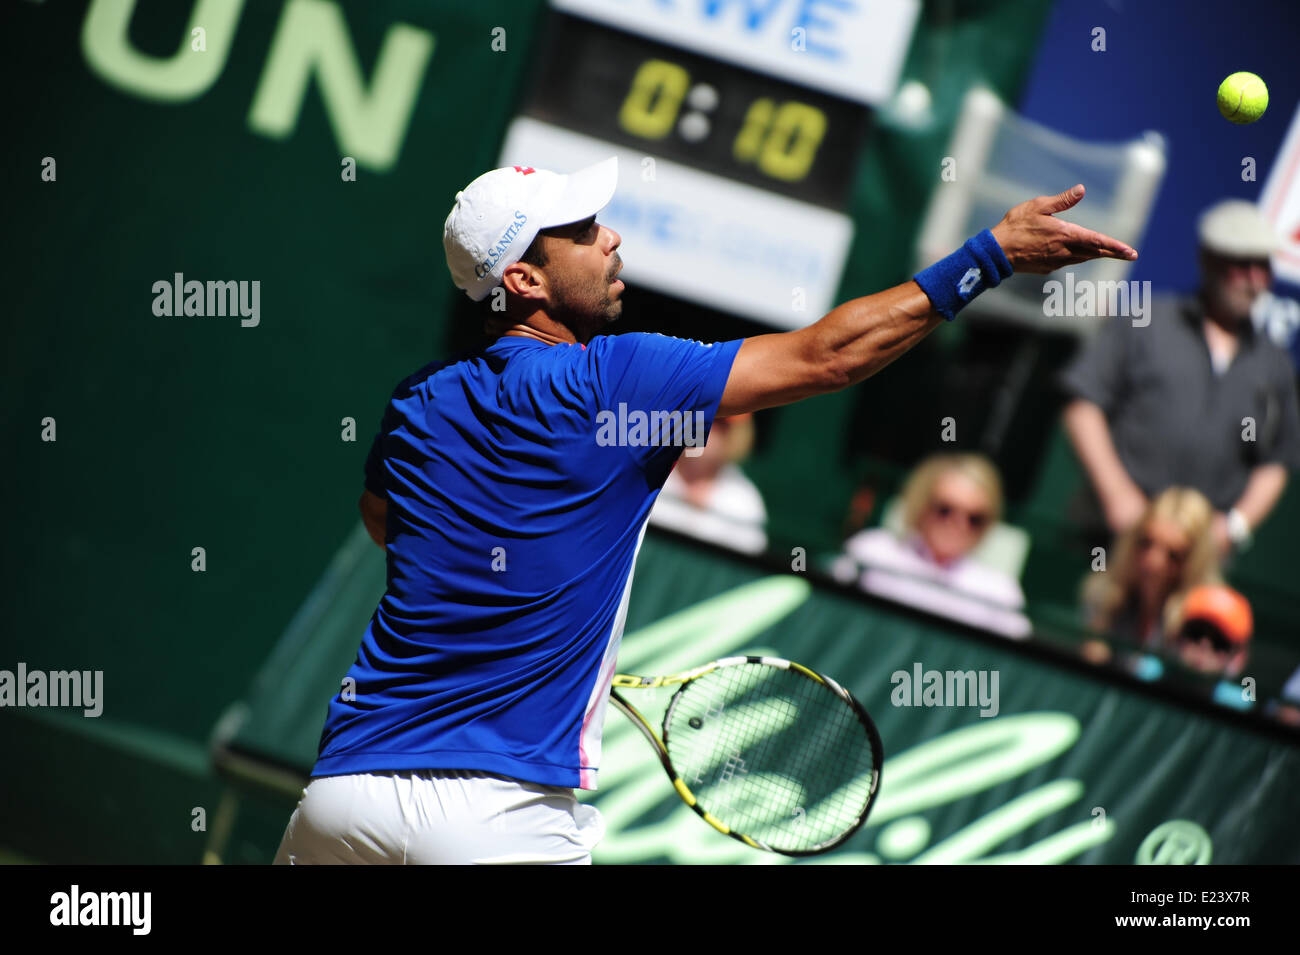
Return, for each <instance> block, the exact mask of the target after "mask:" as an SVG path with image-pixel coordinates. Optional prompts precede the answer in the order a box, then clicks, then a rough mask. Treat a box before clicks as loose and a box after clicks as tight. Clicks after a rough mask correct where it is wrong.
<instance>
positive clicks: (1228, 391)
mask: <svg viewBox="0 0 1300 955" xmlns="http://www.w3.org/2000/svg"><path fill="white" fill-rule="evenodd" d="M1199 238H1200V269H1201V288H1200V292H1199V295H1198V296H1195V297H1188V298H1181V299H1171V298H1156V299H1155V300H1154V301H1153V302H1152V303H1151V306H1150V312H1149V313H1148V315H1147V324H1145V325H1137V324H1135V323H1133V322H1131V321H1129V320H1126V319H1124V318H1119V317H1115V318H1111V319H1108V320H1107V322H1106V324H1105V325H1104V326H1103V327H1102V329H1101V331H1100V332H1099V333H1098V335H1097V337H1096V338H1095V339H1094V340H1093V341H1092V342H1091V343H1089V345H1088V346H1087V347H1086V348H1085V349H1084V350H1083V351H1082V353H1081V354H1080V355H1079V356H1078V358H1077V359H1076V360H1075V361H1074V363H1073V364H1072V365H1071V366H1070V367H1069V368H1067V369H1066V371H1065V372H1064V374H1063V376H1062V384H1063V385H1064V387H1065V389H1066V390H1067V391H1068V392H1069V393H1070V394H1071V395H1072V396H1073V400H1072V401H1071V402H1070V404H1069V405H1068V406H1067V407H1066V409H1065V418H1064V421H1065V427H1066V430H1067V432H1068V433H1069V436H1070V440H1071V442H1072V443H1073V445H1074V449H1075V452H1076V453H1077V454H1078V456H1079V459H1080V461H1081V463H1082V464H1083V467H1084V470H1085V471H1086V472H1087V475H1088V478H1089V481H1090V489H1089V490H1090V492H1091V493H1090V495H1089V494H1088V492H1087V491H1085V499H1084V500H1082V501H1080V502H1078V503H1079V504H1081V505H1082V513H1081V514H1077V515H1076V516H1077V517H1078V518H1079V519H1080V522H1081V523H1082V524H1083V525H1084V526H1085V529H1086V532H1087V533H1088V536H1089V537H1092V538H1094V539H1095V538H1096V537H1098V536H1101V535H1105V534H1106V531H1107V530H1109V531H1110V532H1111V533H1115V534H1118V533H1120V532H1122V531H1125V530H1127V529H1128V528H1130V527H1132V526H1133V524H1134V522H1136V521H1137V520H1138V518H1139V516H1140V515H1141V514H1142V513H1143V511H1144V509H1145V507H1146V505H1147V502H1148V499H1149V498H1150V496H1151V495H1152V494H1154V493H1156V492H1158V491H1159V490H1160V489H1162V488H1165V487H1168V486H1170V485H1173V484H1182V485H1188V486H1191V487H1194V488H1196V489H1197V490H1199V491H1200V492H1201V493H1202V494H1204V495H1205V496H1206V497H1207V498H1208V499H1209V501H1210V503H1211V505H1212V506H1213V509H1214V513H1213V515H1212V520H1211V529H1212V533H1213V536H1214V541H1215V544H1216V546H1217V548H1218V551H1219V554H1220V556H1221V557H1227V556H1229V555H1230V553H1231V552H1232V551H1233V549H1234V548H1235V549H1238V550H1240V549H1244V548H1245V547H1247V546H1249V544H1250V540H1251V536H1252V534H1253V532H1254V530H1255V529H1256V528H1258V527H1259V526H1260V525H1261V524H1262V523H1263V522H1264V520H1265V519H1266V518H1267V517H1268V514H1269V512H1270V511H1272V509H1273V507H1274V505H1275V504H1276V503H1277V500H1278V498H1279V497H1281V495H1282V492H1283V490H1284V488H1285V487H1286V481H1287V472H1288V470H1290V469H1295V468H1300V410H1298V409H1297V398H1296V378H1295V370H1294V367H1293V365H1292V363H1291V359H1290V357H1289V356H1288V355H1287V354H1286V352H1285V351H1283V350H1282V349H1281V348H1279V347H1278V346H1277V345H1276V344H1275V343H1274V342H1273V341H1271V340H1270V339H1269V337H1268V336H1267V335H1265V334H1261V333H1260V332H1259V331H1257V330H1256V328H1255V325H1254V324H1253V322H1252V320H1251V310H1252V306H1253V304H1254V303H1255V301H1256V299H1257V298H1258V297H1259V296H1260V295H1261V293H1263V292H1264V291H1266V290H1267V289H1268V288H1269V286H1270V285H1271V283H1272V273H1271V271H1270V267H1269V254H1270V253H1271V252H1272V251H1273V250H1274V249H1275V248H1276V247H1277V236H1276V234H1275V233H1274V232H1273V230H1272V227H1271V226H1269V224H1268V223H1267V222H1266V221H1265V220H1264V218H1263V217H1262V216H1260V214H1259V213H1258V212H1257V211H1256V210H1255V207H1254V206H1253V205H1252V204H1251V203H1248V202H1243V201H1237V200H1229V201H1226V202H1221V203H1219V204H1217V205H1215V206H1213V207H1212V208H1210V209H1209V210H1207V211H1206V212H1205V213H1204V214H1203V215H1202V216H1201V219H1200V224H1199Z"/></svg>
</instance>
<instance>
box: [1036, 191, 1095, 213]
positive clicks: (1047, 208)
mask: <svg viewBox="0 0 1300 955" xmlns="http://www.w3.org/2000/svg"><path fill="white" fill-rule="evenodd" d="M1084 192H1085V190H1084V188H1083V183H1078V184H1077V185H1074V186H1071V187H1070V188H1069V189H1067V190H1065V192H1062V193H1058V194H1057V195H1055V196H1039V197H1038V198H1037V199H1035V200H1034V202H1035V203H1036V204H1037V209H1036V210H1035V211H1036V212H1041V213H1044V214H1045V215H1049V216H1050V215H1054V214H1055V213H1057V212H1064V211H1065V210H1066V209H1069V208H1072V207H1073V206H1076V205H1078V204H1079V200H1080V199H1082V198H1083V194H1084Z"/></svg>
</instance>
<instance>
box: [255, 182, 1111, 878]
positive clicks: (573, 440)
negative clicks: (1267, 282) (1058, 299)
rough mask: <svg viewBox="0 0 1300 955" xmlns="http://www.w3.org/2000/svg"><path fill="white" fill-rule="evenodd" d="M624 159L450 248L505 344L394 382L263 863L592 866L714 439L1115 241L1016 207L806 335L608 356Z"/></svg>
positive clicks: (481, 191)
mask: <svg viewBox="0 0 1300 955" xmlns="http://www.w3.org/2000/svg"><path fill="white" fill-rule="evenodd" d="M616 181H617V159H616V158H610V159H607V160H605V161H603V162H600V163H597V164H595V165H593V166H589V167H587V168H585V169H581V170H579V171H577V172H574V173H572V174H569V175H559V174H556V173H553V172H548V171H545V170H541V169H534V168H531V167H528V166H510V167H505V168H502V169H495V170H492V171H491V172H488V173H485V174H484V175H482V176H479V177H478V178H477V179H475V180H474V181H473V182H472V183H470V184H469V185H468V186H467V187H466V188H465V189H464V190H463V191H461V192H458V193H457V194H456V200H455V205H454V206H453V208H452V210H451V213H450V215H448V217H447V220H446V224H445V228H444V246H445V250H446V258H447V266H448V268H449V269H450V271H451V276H452V279H453V280H454V281H455V283H456V285H457V287H458V288H461V289H463V290H464V291H465V292H466V293H467V294H468V295H469V297H470V298H472V299H474V300H475V301H482V300H484V299H485V298H487V297H488V296H489V295H492V294H493V293H494V292H496V290H497V289H498V288H499V289H501V291H500V292H496V295H497V296H499V299H498V300H499V301H501V302H503V303H504V310H503V311H501V312H499V313H493V318H492V319H490V320H489V322H488V324H487V327H488V331H489V333H490V335H492V336H494V340H493V341H492V342H491V343H490V344H489V345H487V346H486V347H485V348H483V349H482V350H481V351H478V352H475V353H473V354H471V355H469V356H468V357H462V358H460V359H459V360H453V361H450V362H441V363H434V364H429V365H426V366H425V367H423V368H421V369H420V370H419V371H417V372H415V373H414V374H412V375H411V376H410V377H408V378H407V379H405V380H404V381H402V382H401V383H400V384H399V385H398V386H397V388H396V390H395V391H394V392H393V395H392V398H391V400H390V401H389V403H388V405H387V407H386V410H385V412H384V415H383V421H382V425H381V428H380V433H379V435H378V436H377V437H376V439H375V442H374V445H373V447H372V448H371V451H370V455H369V457H368V459H367V461H366V468H365V493H364V494H363V495H362V498H361V511H362V515H363V517H364V519H365V522H366V526H367V527H368V528H369V529H370V532H371V535H372V536H373V537H374V538H375V541H376V543H378V544H380V545H381V546H383V547H385V549H386V551H387V561H388V586H387V592H386V593H385V594H384V596H383V598H382V600H381V601H380V603H379V606H378V607H377V608H376V610H375V612H374V615H373V617H372V618H371V620H370V624H369V626H368V627H367V629H366V632H365V635H364V637H363V639H362V641H361V647H360V649H359V651H358V653H357V658H356V662H355V663H354V664H353V665H352V668H351V669H350V670H349V671H348V674H347V676H346V678H345V679H344V681H343V685H342V688H341V689H340V692H339V693H338V695H336V696H335V697H334V698H333V699H332V700H331V701H330V702H329V708H328V715H327V718H326V721H325V727H324V730H323V732H322V734H321V740H320V751H319V758H318V760H317V762H316V765H315V767H314V768H313V770H312V778H311V780H310V782H309V784H308V785H307V787H306V788H305V790H304V791H303V795H302V799H301V801H300V802H299V804H298V807H297V809H296V810H295V811H294V813H293V816H292V818H291V819H290V821H289V824H288V826H287V828H286V830H285V834H284V839H283V842H282V843H281V846H280V849H279V852H278V853H277V856H276V862H277V863H288V864H298V865H301V864H312V863H570V864H572V863H577V864H583V863H590V861H591V851H592V848H593V847H594V846H595V845H596V843H597V842H598V841H599V839H600V838H601V835H602V834H603V824H602V821H601V818H600V815H599V813H598V812H597V811H596V809H594V808H593V807H591V806H587V805H584V804H581V803H579V802H578V801H577V800H576V799H575V798H574V789H575V788H581V789H595V788H596V770H597V767H598V766H599V765H600V743H601V727H602V723H603V721H604V717H605V709H606V702H607V700H608V698H609V688H610V681H611V678H612V675H613V673H614V662H615V656H616V654H617V652H618V647H619V641H620V639H621V637H622V633H623V625H624V620H625V618H626V614H627V607H628V595H629V593H630V592H631V587H632V571H633V567H634V565H635V563H636V556H637V552H638V550H639V548H640V545H641V540H642V536H643V535H644V533H645V527H646V522H647V518H648V516H649V514H650V509H651V506H652V505H653V504H654V501H655V497H656V495H657V494H658V493H659V490H660V488H661V487H662V486H663V483H664V480H665V479H666V478H667V476H668V472H669V471H670V469H671V468H672V466H673V463H674V461H675V460H676V459H677V457H678V456H679V455H680V454H681V453H682V451H683V450H684V448H685V447H686V446H688V445H696V446H702V445H703V443H704V441H705V440H706V438H707V433H708V429H709V427H710V426H711V424H712V422H713V420H714V418H715V416H718V415H735V414H743V413H745V412H750V411H756V410H759V409H762V408H769V407H772V406H775V405H783V404H788V403H790V402H794V401H798V400H800V399H802V398H807V397H810V396H812V395H819V394H823V393H826V392H831V391H836V390H839V389H841V388H846V387H848V386H849V385H852V384H855V383H856V382H859V381H862V380H863V379H864V378H867V377H869V376H871V375H872V374H874V373H875V372H877V371H879V370H880V369H881V368H883V367H884V366H886V365H888V364H889V363H890V362H892V361H893V360H894V359H895V358H897V357H898V356H899V355H901V354H903V353H904V352H905V351H907V350H908V349H909V348H911V347H912V346H913V345H915V344H916V343H917V342H918V341H920V340H921V339H922V338H924V337H925V336H926V335H927V334H928V333H929V332H931V331H932V330H933V329H934V328H936V327H937V326H938V325H939V324H940V323H941V322H943V321H945V320H951V319H952V318H953V317H954V316H955V315H956V314H957V312H958V310H959V309H961V308H962V306H964V305H965V304H967V303H968V302H969V301H970V300H971V299H972V298H973V297H974V296H976V295H977V294H979V293H980V292H981V291H983V290H984V289H986V288H991V287H993V286H995V285H997V284H998V283H999V282H1001V281H1002V280H1003V279H1005V278H1007V277H1008V276H1009V275H1011V274H1012V272H1013V271H1027V272H1038V273H1046V272H1049V271H1051V270H1053V269H1056V268H1059V267H1061V266H1065V265H1071V264H1074V263H1077V262H1083V261H1086V260H1088V259H1093V258H1097V257H1101V256H1106V257H1112V258H1122V259H1133V258H1136V257H1137V253H1136V252H1134V251H1133V249H1131V248H1129V247H1128V246H1127V245H1125V244H1124V243H1122V242H1118V241H1116V240H1114V239H1111V238H1109V237H1107V236H1104V235H1101V234H1098V233H1096V232H1092V231H1089V230H1087V229H1084V228H1082V227H1080V226H1078V225H1074V224H1071V223H1068V222H1065V221H1063V220H1060V219H1057V218H1054V216H1053V213H1057V212H1061V211H1064V210H1066V209H1069V208H1070V207H1071V206H1073V205H1075V204H1076V203H1077V202H1078V201H1079V199H1081V198H1082V196H1083V188H1082V187H1081V186H1076V187H1075V188H1074V189H1072V190H1070V191H1067V192H1064V193H1062V194H1060V195H1058V196H1055V197H1040V198H1037V199H1032V200H1030V201H1028V202H1025V203H1022V204H1021V205H1019V206H1016V207H1015V208H1014V209H1012V210H1011V211H1010V212H1008V213H1007V215H1006V216H1005V217H1004V218H1003V219H1002V221H1001V222H999V223H998V224H997V225H996V226H994V227H993V229H992V230H991V231H990V230H985V231H983V232H981V233H980V234H979V235H977V236H975V237H974V238H972V239H971V240H969V241H968V242H966V243H965V244H964V245H963V246H962V247H961V248H960V249H958V250H957V251H956V252H954V253H953V254H952V255H950V256H949V257H948V258H946V259H944V260H942V261H940V262H938V263H936V264H935V265H933V266H931V267H929V268H927V269H926V270H925V271H923V272H921V273H920V274H918V275H917V276H915V278H914V279H912V280H910V281H907V282H905V283H903V284H902V285H898V286H896V287H894V288H891V289H888V290H886V291H883V292H880V293H878V294H875V295H869V296H866V297H863V298H855V299H851V300H850V301H847V302H845V303H844V304H842V305H840V306H838V307H836V308H835V309H833V310H832V311H831V312H829V313H828V314H827V315H825V316H824V317H823V318H821V319H820V320H819V321H817V322H816V323H814V324H812V325H810V326H808V327H806V328H802V329H799V330H797V331H791V332H784V333H778V334H770V335H759V336H755V337H753V338H746V339H738V340H735V341H728V342H718V343H712V344H708V343H701V342H696V341H688V340H684V339H678V338H670V337H666V336H663V335H658V334H626V335H602V334H600V333H601V332H603V331H604V330H605V329H606V327H607V326H608V325H609V324H610V323H611V322H613V321H614V320H616V319H617V318H618V317H619V314H620V313H621V311H622V308H623V304H622V300H621V295H622V291H623V283H622V282H621V281H620V280H619V278H618V273H619V271H620V270H621V269H622V259H621V258H620V256H619V253H618V248H619V243H620V241H621V240H620V238H619V235H618V233H616V232H614V231H613V230H612V229H610V228H608V227H606V226H604V225H602V224H601V223H599V222H598V221H597V218H596V217H597V213H599V212H600V210H601V209H603V208H604V207H605V205H606V204H607V203H608V202H609V200H610V199H611V197H612V196H613V194H614V190H615V185H616Z"/></svg>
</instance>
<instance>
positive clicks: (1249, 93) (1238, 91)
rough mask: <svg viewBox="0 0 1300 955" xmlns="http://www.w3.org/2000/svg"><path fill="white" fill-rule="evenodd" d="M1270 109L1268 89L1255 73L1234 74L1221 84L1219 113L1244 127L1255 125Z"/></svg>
mask: <svg viewBox="0 0 1300 955" xmlns="http://www.w3.org/2000/svg"><path fill="white" fill-rule="evenodd" d="M1266 109H1268V87H1267V86H1265V85H1264V81H1263V80H1261V79H1260V78H1259V77H1258V76H1256V75H1255V74H1254V73H1233V74H1232V75H1231V76H1229V77H1228V78H1227V79H1226V80H1224V81H1223V82H1222V83H1220V84H1219V112H1220V113H1222V114H1223V118H1224V119H1226V120H1229V121H1231V122H1234V123H1237V124H1238V125H1242V124H1245V123H1253V122H1254V121H1255V120H1257V119H1259V118H1260V117H1261V116H1263V115H1264V110H1266Z"/></svg>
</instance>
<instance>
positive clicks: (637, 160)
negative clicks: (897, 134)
mask: <svg viewBox="0 0 1300 955" xmlns="http://www.w3.org/2000/svg"><path fill="white" fill-rule="evenodd" d="M916 13H917V3H916V2H915V0H858V2H854V3H849V2H847V0H787V2H781V0H768V2H766V3H762V4H760V3H756V2H731V3H727V2H719V0H711V2H705V0H691V2H679V3H665V2H662V0H618V2H613V0H553V2H552V5H551V7H550V8H549V9H548V10H547V12H546V16H545V18H544V24H543V34H542V37H541V39H540V40H539V43H538V47H537V58H536V62H535V64H534V68H533V71H532V75H531V77H530V81H529V83H528V86H527V88H526V90H525V91H524V95H523V97H522V99H521V102H520V105H519V109H518V112H517V114H516V115H515V117H514V118H513V119H512V121H511V122H510V124H509V127H508V130H507V134H506V137H505V142H504V145H503V148H502V152H501V156H500V161H499V163H498V165H515V164H520V165H532V166H540V167H545V168H549V169H554V170H556V171H559V172H566V171H569V170H572V169H576V168H580V167H582V166H586V165H589V164H591V163H593V162H597V161H599V160H600V159H603V158H606V157H607V156H610V155H617V156H619V187H618V191H617V193H616V194H615V197H614V200H613V201H612V202H611V203H610V205H609V206H608V207H607V209H606V210H605V212H604V213H602V215H601V220H602V221H603V222H604V223H605V224H607V225H609V226H610V227H611V228H613V229H615V230H617V231H618V232H619V233H620V234H621V235H622V236H623V246H622V248H621V249H620V254H621V255H622V256H623V259H624V263H625V266H624V277H625V278H626V280H627V281H628V282H629V284H640V285H642V286H645V287H648V288H653V289H656V290H657V291H660V292H662V293H665V294H668V295H671V296H675V297H678V298H681V299H684V300H687V301H692V302H697V303H700V304H703V305H707V306H710V307H713V308H717V309H719V310H722V311H727V312H731V313H734V314H737V315H740V316H742V317H746V318H750V319H754V320H757V321H762V322H765V323H767V324H770V325H773V326H776V327H779V328H794V327H800V326H802V325H806V324H808V323H810V322H812V321H815V320H816V319H817V318H820V317H821V315H822V314H824V313H825V312H826V311H827V310H828V309H830V308H831V307H833V306H834V305H835V304H836V303H835V295H836V293H837V291H838V287H839V283H840V278H841V274H842V272H843V268H844V262H845V260H846V257H847V254H848V250H849V246H850V243H851V242H852V240H853V235H854V228H853V222H852V219H851V218H850V216H849V215H847V214H846V208H847V204H848V200H849V196H850V193H851V190H852V186H853V182H854V177H855V175H856V172H857V169H858V166H859V160H860V157H861V154H862V150H863V148H864V144H865V142H866V138H867V130H868V127H869V124H870V120H871V112H872V109H873V108H874V107H875V106H877V105H879V104H880V103H881V102H883V101H885V100H887V99H888V98H889V97H890V96H891V95H892V93H893V89H894V87H895V85H896V84H897V78H898V72H899V70H900V69H901V67H902V61H903V58H904V56H905V55H906V52H907V47H908V44H909V43H910V40H911V34H912V29H913V26H914V23H915V18H916Z"/></svg>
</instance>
